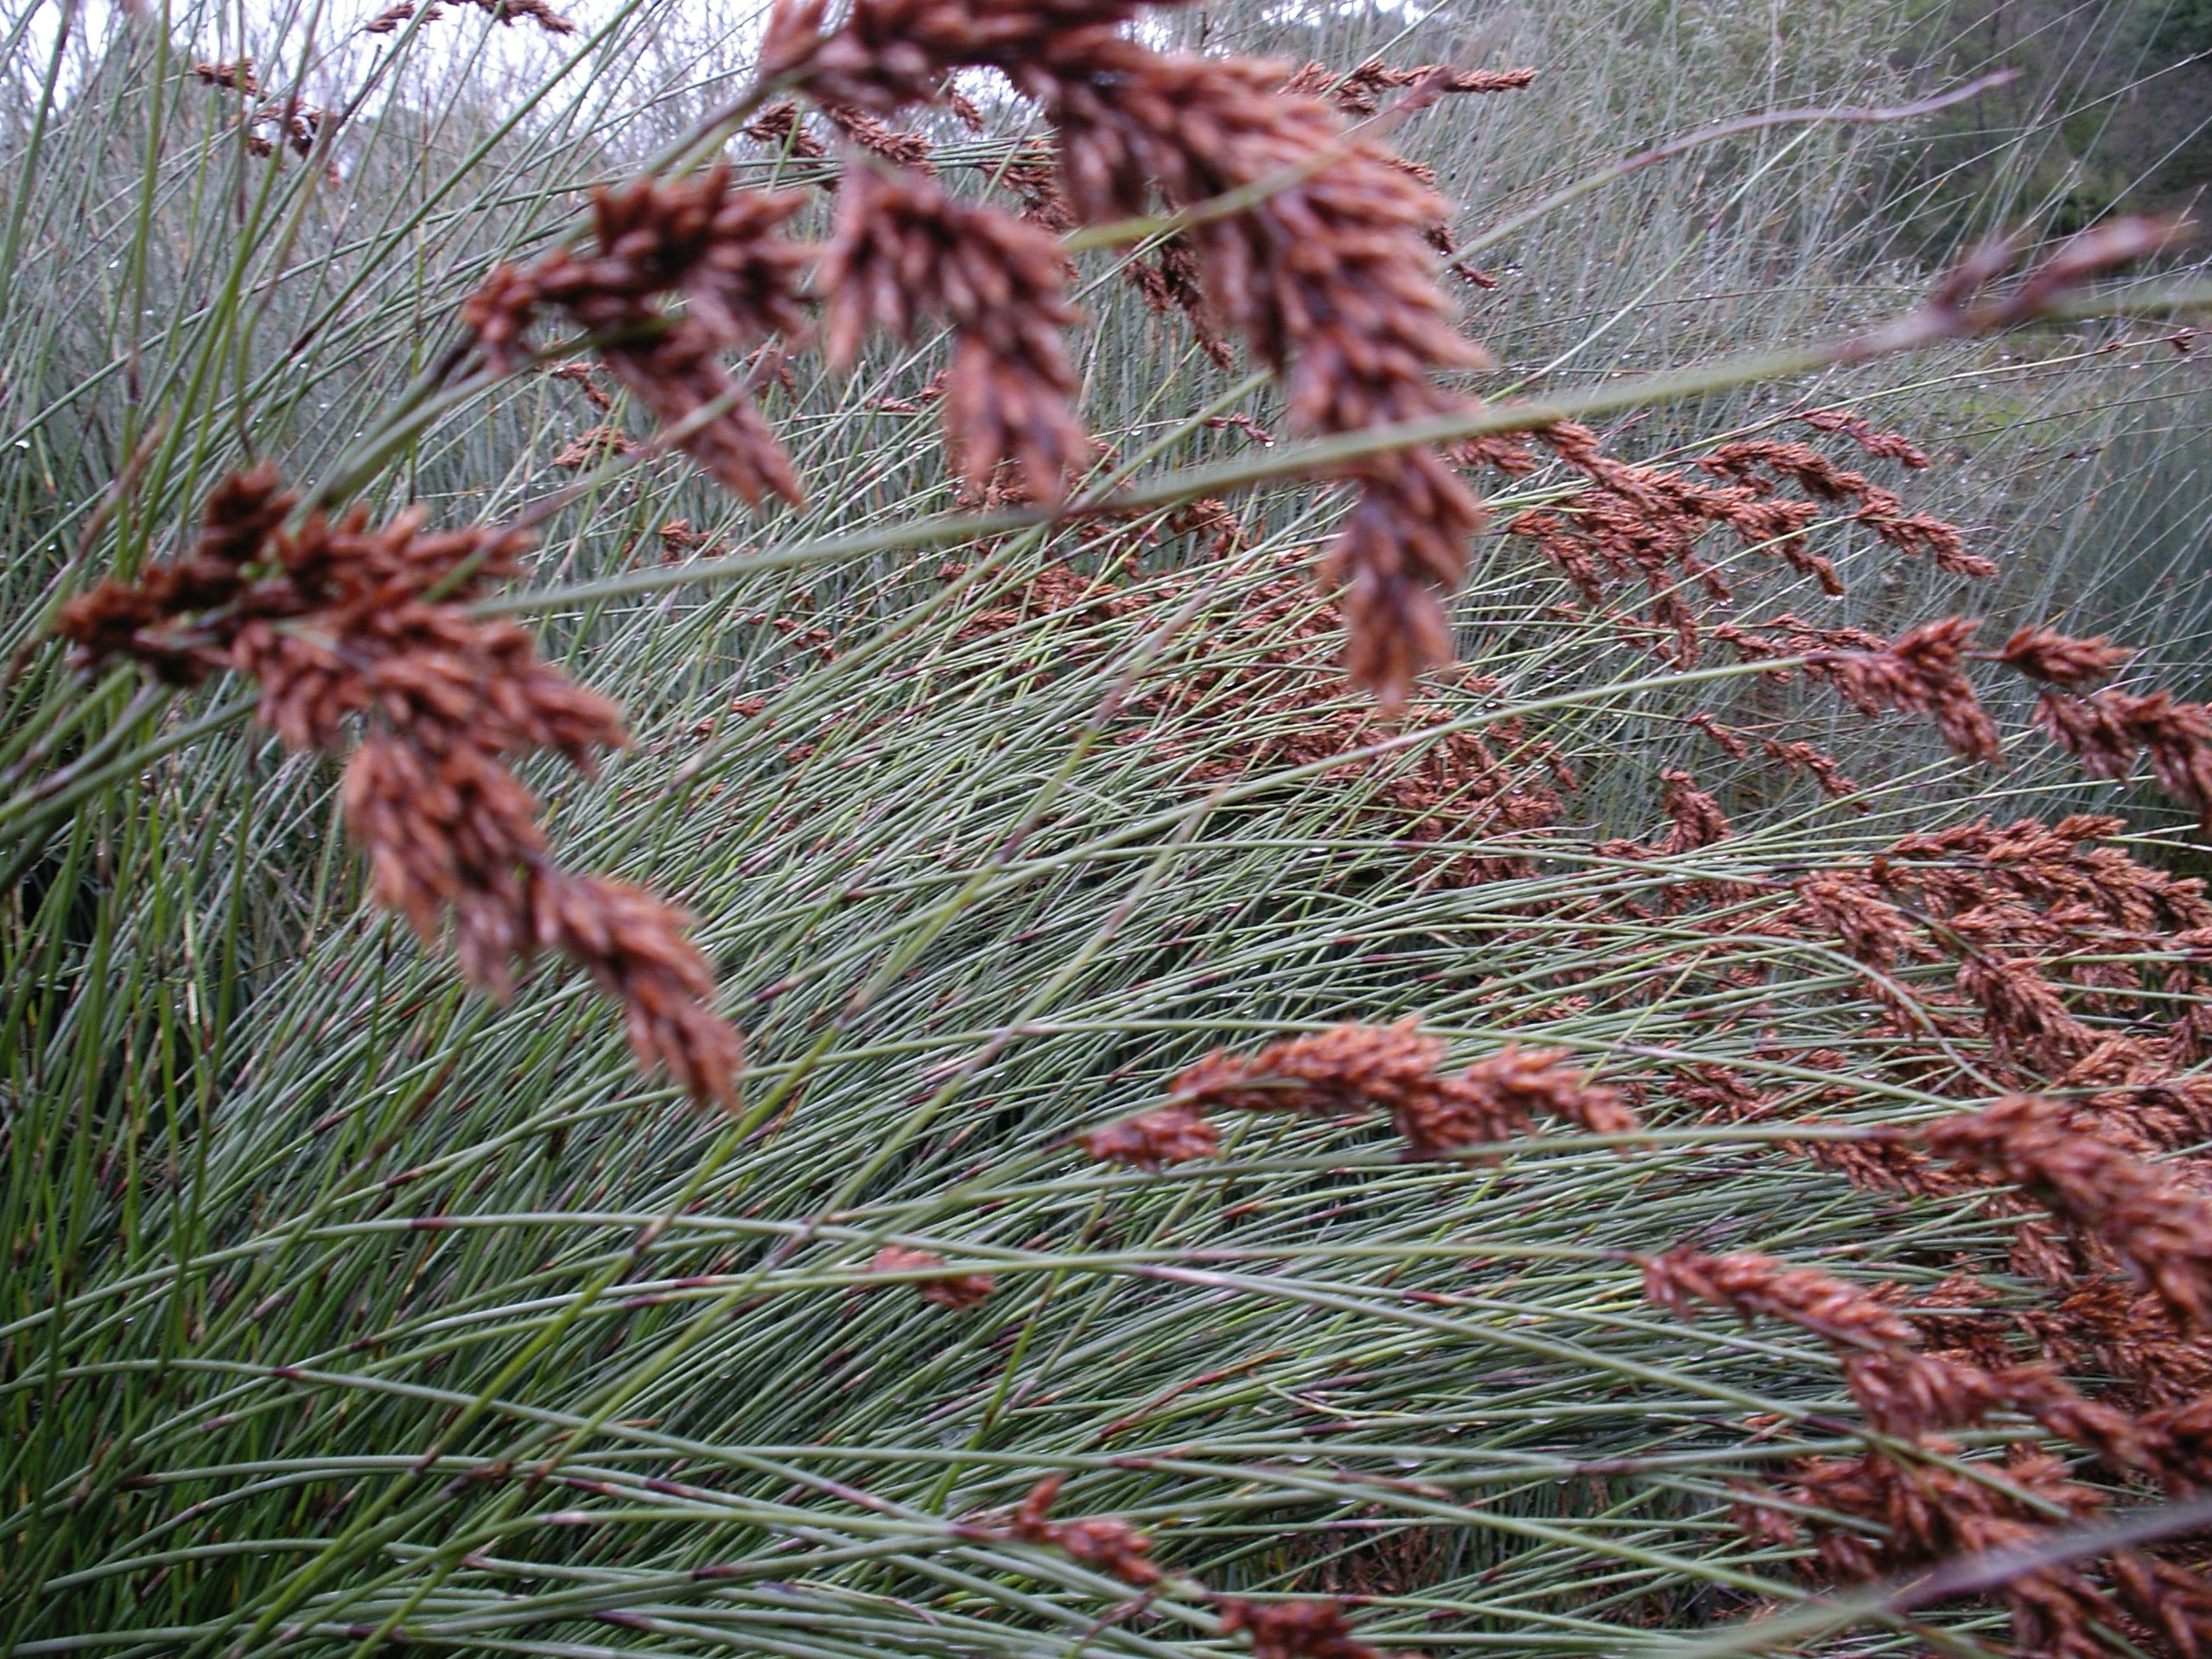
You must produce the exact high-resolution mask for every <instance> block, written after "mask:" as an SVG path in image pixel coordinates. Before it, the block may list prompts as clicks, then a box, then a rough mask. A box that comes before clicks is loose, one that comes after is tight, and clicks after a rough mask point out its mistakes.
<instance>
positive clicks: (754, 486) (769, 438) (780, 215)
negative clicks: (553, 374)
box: [461, 165, 812, 505]
mask: <svg viewBox="0 0 2212 1659" xmlns="http://www.w3.org/2000/svg"><path fill="white" fill-rule="evenodd" d="M805 200H806V198H805V196H804V194H803V193H801V192H798V191H779V192H773V193H763V192H747V191H734V190H732V189H731V188H730V186H729V172H728V168H727V166H721V165H718V166H716V167H715V168H712V169H710V170H709V171H708V172H706V173H704V174H702V175H700V176H698V177H697V178H696V179H690V180H679V181H674V182H669V183H663V182H660V181H656V180H652V179H639V180H638V181H634V182H633V183H632V184H629V185H627V186H626V187H624V188H622V189H620V190H607V189H602V190H600V191H598V192H597V193H596V194H594V197H593V201H592V224H593V230H594V236H595V238H596V241H597V244H598V246H597V250H596V252H595V254H594V256H592V257H582V256H579V255H576V254H573V253H570V252H569V251H567V250H566V249H556V250H555V251H552V252H550V253H549V254H546V255H545V256H544V257H542V258H540V259H538V260H537V261H536V262H535V263H533V264H529V265H525V266H519V267H518V266H514V265H501V266H499V267H497V268H496V269H494V270H493V271H492V273H491V274H490V275H489V276H488V277H486V278H485V280H484V283H482V285H481V286H480V287H479V288H478V289H477V290H476V292H475V293H474V295H472V296H470V297H469V298H468V300H467V302H465V303H464V304H463V305H462V307H461V321H462V322H463V323H464V324H466V325H467V327H469V328H470V329H471V330H472V331H474V334H475V336H476V341H477V345H478V347H479V349H480V350H481V352H482V353H483V354H484V358H485V360H486V362H487V363H488V364H490V365H492V366H493V368H495V369H506V368H512V367H514V366H516V365H518V364H519V363H520V362H521V360H522V359H523V354H524V337H525V336H526V334H528V332H529V329H530V327H531V323H532V322H533V321H535V320H536V317H537V313H538V311H539V309H540V308H542V307H543V306H546V305H549V304H550V305H554V306H557V307H559V308H562V309H563V310H564V311H565V312H567V313H568V315H569V316H570V317H571V318H573V319H574V320H575V321H576V322H577V323H578V324H580V325H581V326H582V327H585V328H587V329H588V330H590V331H591V332H592V333H593V334H596V335H598V336H600V340H599V342H598V346H597V349H598V352H599V354H600V357H601V360H602V361H603V362H604V363H605V364H606V365H607V368H608V369H609V370H610V371H611V372H613V374H614V376H615V377H616V378H618V379H620V381H621V382H622V384H623V385H625V386H626V387H628V388H629V390H630V391H631V393H632V395H633V396H635V397H637V399H638V400H639V402H640V403H642V404H645V407H646V408H648V409H650V410H652V412H653V414H654V416H656V417H657V418H658V420H659V421H660V422H661V423H663V424H664V425H665V426H671V427H672V426H676V425H677V424H678V423H683V422H687V421H690V419H692V418H693V417H694V416H696V415H698V413H699V412H700V411H701V410H703V409H705V408H706V407H707V406H708V405H709V404H713V403H715V402H716V401H717V400H719V399H721V398H723V397H727V396H728V395H729V394H730V393H731V392H732V391H733V390H734V383H733V382H732V381H731V379H730V378H729V374H728V371H727V370H726V369H725V368H724V367H723V366H722V363H721V354H722V353H725V352H728V351H730V350H732V349H734V348H735V347H738V346H746V345H751V344H753V343H756V342H758V341H760V340H766V339H769V338H772V337H773V336H777V335H781V336H782V337H784V338H785V340H792V339H797V338H799V337H802V336H804V334H805V332H806V327H807V323H806V317H805V314H804V312H803V311H802V310H801V308H800V306H799V301H798V285H799V278H800V275H801V273H802V272H803V271H804V269H805V267H806V265H807V264H808V263H809V261H810V258H811V257H812V256H811V253H810V250H809V249H807V248H806V247H805V246H804V245H801V244H798V243H794V242H791V241H790V240H788V239H786V238H784V237H783V236H782V235H781V234H780V232H782V230H783V228H784V227H785V225H786V224H788V222H789V221H790V219H791V216H792V215H793V214H795V213H798V210H799V209H800V207H803V206H804V204H805ZM677 292H681V293H682V294H683V296H684V298H685V300H686V301H687V302H689V308H688V309H687V310H686V311H685V312H684V314H683V315H682V316H680V317H671V316H670V315H667V314H665V313H664V312H663V311H662V310H660V308H658V305H657V303H656V302H657V301H658V299H659V298H660V296H664V295H666V294H671V293H677ZM681 444H682V447H683V449H684V450H685V451H686V452H687V453H689V454H690V455H691V456H692V457H693V458H694V459H695V460H696V461H699V463H700V464H701V465H702V466H703V467H706V469H707V470H708V471H709V473H710V474H713V475H714V477H715V479H716V480H719V481H720V482H721V483H722V484H723V485H725V486H728V488H729V489H731V490H733V491H734V492H735V493H737V494H738V495H739V496H741V497H742V498H743V499H744V500H745V501H746V502H747V505H757V504H758V503H759V502H760V500H761V499H763V498H764V497H766V496H768V495H779V496H782V497H783V498H784V499H786V500H788V501H791V502H794V503H796V502H798V500H799V499H801V497H800V493H799V488H798V480H797V479H796V478H795V477H793V475H792V474H791V462H790V461H789V460H788V459H787V458H786V457H785V454H784V452H783V449H782V448H781V446H779V444H778V443H777V442H776V440H775V437H774V435H772V433H771V432H770V431H769V429H768V427H767V423H766V422H765V421H763V420H762V419H761V418H760V412H759V411H758V410H755V409H754V408H753V405H752V404H751V403H750V402H748V401H747V399H746V398H744V397H738V398H737V399H736V401H735V402H734V404H732V405H731V406H730V407H729V408H728V410H725V411H724V412H722V413H721V414H720V415H718V416H715V417H714V418H713V419H712V420H709V421H708V422H707V423H704V424H703V425H702V426H700V427H699V428H698V429H696V430H694V431H692V432H690V434H689V435H686V436H685V437H683V439H682V440H681Z"/></svg>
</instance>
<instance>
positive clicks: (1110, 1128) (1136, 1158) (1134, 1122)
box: [1082, 1103, 1221, 1170]
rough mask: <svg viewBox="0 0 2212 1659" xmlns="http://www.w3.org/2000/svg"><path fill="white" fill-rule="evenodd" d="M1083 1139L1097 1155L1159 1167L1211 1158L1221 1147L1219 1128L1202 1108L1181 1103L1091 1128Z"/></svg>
mask: <svg viewBox="0 0 2212 1659" xmlns="http://www.w3.org/2000/svg"><path fill="white" fill-rule="evenodd" d="M1082 1141H1083V1149H1084V1151H1085V1152H1087V1153H1089V1154H1090V1155H1091V1156H1092V1157H1093V1158H1097V1159H1101V1160H1106V1161H1108V1162H1111V1163H1117V1164H1134V1165H1135V1166H1136V1167H1137V1168H1139V1169H1155V1170H1156V1169H1158V1168H1159V1167H1160V1166H1161V1165H1162V1164H1181V1163H1188V1162H1189V1161H1190V1160H1192V1159H1194V1158H1211V1157H1212V1156H1213V1155H1214V1154H1215V1153H1216V1152H1217V1151H1218V1150H1220V1147H1221V1135H1220V1134H1219V1132H1218V1131H1217V1130H1216V1129H1215V1128H1214V1126H1213V1125H1212V1124H1211V1123H1209V1122H1206V1120H1205V1117H1204V1116H1201V1115H1200V1114H1199V1111H1198V1108H1197V1107H1195V1106H1192V1105H1189V1104H1181V1103H1179V1104H1176V1105H1173V1106H1160V1107H1156V1108H1154V1109H1153V1110H1151V1111H1148V1112H1139V1113H1138V1114H1137V1115H1136V1116H1135V1117H1125V1118H1123V1119H1122V1120H1121V1121H1120V1122H1116V1123H1109V1124H1108V1125H1107V1126H1106V1127H1105V1128H1103V1129H1093V1130H1091V1131H1090V1133H1089V1134H1088V1135H1084V1136H1083V1137H1082Z"/></svg>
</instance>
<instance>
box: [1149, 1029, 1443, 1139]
mask: <svg viewBox="0 0 2212 1659" xmlns="http://www.w3.org/2000/svg"><path fill="white" fill-rule="evenodd" d="M1443 1058H1444V1045H1443V1044H1442V1043H1441V1042H1440V1041H1439V1040H1438V1039H1435V1038H1433V1037H1425V1036H1423V1035H1422V1034H1421V1033H1420V1032H1419V1031H1416V1030H1415V1029H1414V1023H1413V1021H1412V1020H1402V1021H1401V1022H1400V1023H1398V1024H1397V1025H1395V1026H1332V1027H1330V1028H1329V1029H1328V1030H1326V1031H1319V1032H1314V1033H1309V1034H1307V1035H1306V1036H1301V1037H1291V1038H1286V1039H1284V1040H1282V1041H1281V1042H1278V1043H1270V1044H1268V1046H1266V1047H1265V1048H1262V1050H1260V1052H1258V1053H1256V1054H1251V1055H1244V1056H1239V1055H1235V1054H1230V1053H1228V1052H1225V1051H1221V1050H1217V1051H1216V1052H1213V1053H1211V1054H1209V1055H1207V1056H1206V1057H1205V1058H1204V1059H1202V1060H1200V1061H1199V1062H1198V1064H1197V1065H1192V1066H1190V1067H1188V1068H1186V1069H1185V1071H1183V1072H1182V1073H1181V1074H1180V1075H1179V1076H1178V1077H1176V1079H1175V1081H1174V1083H1173V1084H1172V1085H1171V1089H1172V1091H1173V1093H1174V1094H1175V1096H1177V1097H1178V1098H1179V1099H1180V1100H1182V1101H1184V1102H1186V1103H1191V1104H1193V1105H1201V1106H1217V1107H1223V1108H1225V1109H1229V1110H1230V1111H1240V1112H1270V1111H1275V1112H1308V1113H1312V1114H1314V1115H1316V1116H1327V1115H1329V1114H1332V1113H1338V1112H1359V1111H1369V1110H1372V1109H1375V1108H1376V1107H1377V1106H1380V1107H1383V1108H1385V1109H1388V1108H1389V1106H1390V1105H1391V1104H1392V1103H1395V1101H1397V1100H1399V1099H1401V1098H1402V1097H1403V1096H1405V1095H1406V1094H1407V1093H1408V1091H1410V1090H1414V1089H1417V1088H1419V1087H1421V1085H1422V1084H1426V1083H1427V1081H1428V1079H1429V1078H1430V1077H1431V1076H1432V1075H1433V1073H1434V1071H1435V1070H1436V1068H1437V1065H1439V1064H1440V1062H1441V1061H1442V1060H1443Z"/></svg>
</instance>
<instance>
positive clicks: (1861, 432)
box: [1796, 409, 1928, 472]
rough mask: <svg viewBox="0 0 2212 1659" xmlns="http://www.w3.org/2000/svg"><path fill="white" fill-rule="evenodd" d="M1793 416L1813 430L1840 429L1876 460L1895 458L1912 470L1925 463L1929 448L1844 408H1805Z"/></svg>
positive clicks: (1836, 431)
mask: <svg viewBox="0 0 2212 1659" xmlns="http://www.w3.org/2000/svg"><path fill="white" fill-rule="evenodd" d="M1796 419H1797V422H1798V423H1799V424H1800V425H1803V426H1809V427H1811V428H1812V429H1813V430H1814V431H1815V432H1835V433H1840V434H1841V435H1843V436H1845V437H1847V438H1849V439H1850V440H1851V441H1852V442H1853V443H1855V444H1857V445H1858V446H1859V448H1861V449H1863V450H1865V451H1866V453H1867V454H1870V455H1872V456H1874V457H1876V458H1877V459H1878V460H1883V461H1896V462H1897V464H1898V465H1899V466H1901V467H1910V468H1911V469H1912V470H1914V471H1915V472H1917V471H1919V470H1920V469H1921V468H1923V467H1926V466H1927V465H1928V452H1927V451H1926V450H1924V449H1923V448H1921V447H1920V446H1919V445H1918V444H1916V443H1915V442H1913V441H1912V440H1911V439H1910V438H1908V437H1907V436H1905V435H1904V433H1902V432H1883V431H1878V430H1877V429H1875V428H1874V427H1873V425H1872V423H1869V422H1867V421H1866V420H1865V419H1863V418H1862V417H1860V416H1858V415H1855V414H1853V412H1852V411H1851V410H1847V409H1815V410H1807V411H1806V412H1805V413H1804V414H1802V415H1800V416H1796Z"/></svg>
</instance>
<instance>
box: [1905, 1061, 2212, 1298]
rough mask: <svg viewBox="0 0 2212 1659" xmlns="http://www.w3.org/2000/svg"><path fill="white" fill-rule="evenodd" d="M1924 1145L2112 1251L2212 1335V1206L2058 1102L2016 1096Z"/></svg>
mask: <svg viewBox="0 0 2212 1659" xmlns="http://www.w3.org/2000/svg"><path fill="white" fill-rule="evenodd" d="M1924 1139H1925V1142H1926V1145H1927V1147H1928V1150H1929V1152H1930V1153H1932V1154H1935V1155H1936V1157H1938V1158H1942V1159H1947V1160H1950V1161H1952V1162H1955V1163H1961V1164H1966V1165H1968V1166H1972V1167H1974V1168H1976V1169H1980V1170H1984V1171H1986V1172H1987V1173H1990V1174H1992V1175H1994V1176H1996V1177H1998V1178H1999V1179H2001V1180H2005V1181H2010V1182H2012V1184H2013V1185H2017V1186H2018V1187H2020V1188H2021V1189H2022V1190H2023V1191H2024V1192H2026V1193H2027V1194H2028V1195H2029V1196H2030V1197H2031V1198H2035V1199H2036V1200H2037V1202H2039V1203H2041V1204H2043V1205H2044V1206H2045V1207H2047V1208H2048V1209H2050V1211H2052V1212H2053V1213H2054V1214H2056V1215H2057V1216H2059V1217H2062V1218H2063V1219H2064V1220H2065V1221H2066V1222H2067V1223H2068V1224H2070V1225H2072V1226H2074V1227H2075V1228H2077V1229H2079V1230H2081V1231H2082V1232H2083V1233H2085V1234H2088V1235H2090V1236H2094V1237H2096V1238H2098V1239H2101V1241H2103V1242H2104V1243H2106V1244H2107V1245H2109V1246H2110V1247H2111V1249H2113V1253H2114V1254H2116V1255H2118V1256H2119V1257H2120V1260H2121V1261H2122V1262H2125V1263H2126V1265H2127V1266H2128V1267H2129V1268H2131V1269H2132V1270H2133V1271H2134V1272H2136V1273H2138V1274H2141V1275H2142V1277H2143V1278H2144V1279H2145V1281H2147V1282H2148V1283H2149V1284H2150V1286H2151V1287H2152V1289H2154V1290H2155V1291H2157V1293H2158V1297H2159V1300H2161V1301H2162V1302H2163V1303H2164V1306H2165V1307H2166V1310H2167V1312H2168V1313H2171V1315H2172V1316H2173V1318H2174V1319H2175V1321H2176V1323H2177V1324H2179V1325H2182V1326H2183V1328H2184V1329H2187V1330H2199V1331H2201V1330H2204V1329H2207V1328H2212V1199H2209V1198H2205V1197H2204V1196H2203V1195H2202V1193H2199V1192H2195V1191H2193V1190H2191V1189H2190V1188H2188V1187H2185V1186H2183V1185H2180V1184H2179V1183H2178V1182H2177V1181H2176V1180H2175V1179H2173V1178H2172V1177H2171V1175H2169V1174H2168V1173H2166V1172H2165V1171H2164V1170H2163V1169H2161V1168H2159V1167H2158V1166H2157V1165H2154V1164H2146V1163H2144V1162H2142V1161H2141V1160H2139V1159H2136V1158H2133V1157H2131V1156H2130V1155H2129V1154H2126V1153H2124V1152H2122V1151H2120V1150H2119V1149H2118V1148H2117V1147H2113V1146H2110V1145H2108V1144H2107V1143H2106V1142H2104V1141H2098V1140H2095V1139H2093V1138H2091V1137H2090V1136H2088V1135H2083V1134H2082V1133H2080V1132H2079V1131H2078V1130H2077V1129H2076V1128H2075V1126H2074V1116H2073V1112H2072V1110H2071V1109H2069V1108H2068V1107H2067V1106H2065V1105H2063V1104H2062V1103H2058V1102H2056V1101H2050V1100H2042V1099H2037V1098H2034V1097H2032V1096H2012V1097H2010V1098H2007V1099H2005V1100H2000V1101H1999V1102H1998V1103H1996V1104H1995V1105H1994V1106H1991V1107H1989V1108H1987V1109H1985V1110H1982V1111H1980V1112H1974V1113H1969V1114H1964V1115H1961V1116H1957V1117H1950V1118H1944V1119H1940V1120H1938V1121H1937V1122H1935V1123H1934V1124H1931V1125H1930V1126H1929V1128H1927V1129H1926V1130H1925V1131H1924Z"/></svg>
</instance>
